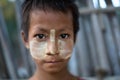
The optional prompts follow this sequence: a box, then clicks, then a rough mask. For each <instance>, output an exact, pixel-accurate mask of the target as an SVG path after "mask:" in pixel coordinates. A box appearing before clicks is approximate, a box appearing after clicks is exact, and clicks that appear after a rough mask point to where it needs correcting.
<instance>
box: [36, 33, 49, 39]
mask: <svg viewBox="0 0 120 80" xmlns="http://www.w3.org/2000/svg"><path fill="white" fill-rule="evenodd" d="M34 37H35V38H37V39H45V38H46V37H47V36H46V35H45V34H36V35H35V36H34Z"/></svg>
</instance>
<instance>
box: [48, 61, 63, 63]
mask: <svg viewBox="0 0 120 80" xmlns="http://www.w3.org/2000/svg"><path fill="white" fill-rule="evenodd" d="M60 62H63V61H46V63H60Z"/></svg>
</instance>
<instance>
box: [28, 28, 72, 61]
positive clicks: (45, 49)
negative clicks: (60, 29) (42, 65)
mask: <svg viewBox="0 0 120 80" xmlns="http://www.w3.org/2000/svg"><path fill="white" fill-rule="evenodd" d="M68 44H69V46H68ZM72 48H73V40H71V39H70V40H68V41H65V40H61V39H58V40H57V39H55V29H51V30H50V40H49V41H48V40H46V41H41V42H38V41H36V40H35V39H33V40H32V41H30V53H31V56H32V57H33V58H35V59H46V58H47V57H48V56H50V55H47V53H49V54H52V55H56V54H57V55H58V57H60V58H61V59H68V58H70V56H71V53H72Z"/></svg>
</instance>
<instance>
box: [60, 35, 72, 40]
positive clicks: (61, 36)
mask: <svg viewBox="0 0 120 80" xmlns="http://www.w3.org/2000/svg"><path fill="white" fill-rule="evenodd" d="M69 37H70V35H69V34H61V35H60V38H61V39H67V38H69Z"/></svg>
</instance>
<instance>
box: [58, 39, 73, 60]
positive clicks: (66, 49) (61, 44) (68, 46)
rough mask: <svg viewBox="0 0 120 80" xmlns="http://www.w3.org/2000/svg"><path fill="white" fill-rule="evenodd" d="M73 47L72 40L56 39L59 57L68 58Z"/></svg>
mask: <svg viewBox="0 0 120 80" xmlns="http://www.w3.org/2000/svg"><path fill="white" fill-rule="evenodd" d="M72 49H73V40H69V41H62V40H58V50H59V53H60V57H62V58H63V59H68V58H70V57H71V54H72Z"/></svg>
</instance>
